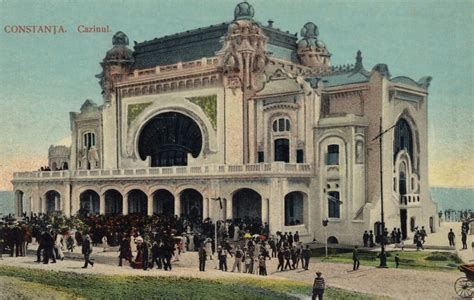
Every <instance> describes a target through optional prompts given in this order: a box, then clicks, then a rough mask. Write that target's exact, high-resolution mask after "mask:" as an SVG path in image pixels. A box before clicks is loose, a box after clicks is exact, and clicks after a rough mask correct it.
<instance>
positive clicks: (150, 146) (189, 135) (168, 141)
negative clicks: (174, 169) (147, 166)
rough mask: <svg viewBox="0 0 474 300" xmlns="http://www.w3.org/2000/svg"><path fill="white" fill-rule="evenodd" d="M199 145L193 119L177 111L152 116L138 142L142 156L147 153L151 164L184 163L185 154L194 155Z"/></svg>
mask: <svg viewBox="0 0 474 300" xmlns="http://www.w3.org/2000/svg"><path fill="white" fill-rule="evenodd" d="M201 148H202V134H201V129H200V128H199V126H198V125H197V123H196V122H195V121H194V120H193V119H191V118H190V117H188V116H186V115H184V114H181V113H177V112H167V113H162V114H159V115H157V116H156V117H154V118H153V119H151V120H150V121H149V122H148V123H147V124H146V125H145V127H144V128H143V130H142V132H141V134H140V138H139V142H138V151H139V153H140V157H141V159H142V160H145V159H146V157H147V156H150V157H151V166H152V167H162V166H186V165H187V164H188V154H191V155H192V157H194V158H196V157H198V155H199V153H200V152H201Z"/></svg>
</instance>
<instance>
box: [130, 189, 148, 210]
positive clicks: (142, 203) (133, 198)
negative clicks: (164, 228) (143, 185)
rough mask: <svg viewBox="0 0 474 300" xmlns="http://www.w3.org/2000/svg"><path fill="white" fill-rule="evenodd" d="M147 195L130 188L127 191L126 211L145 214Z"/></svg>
mask: <svg viewBox="0 0 474 300" xmlns="http://www.w3.org/2000/svg"><path fill="white" fill-rule="evenodd" d="M147 202H148V197H147V195H146V194H145V193H144V192H142V191H140V190H136V189H135V190H131V191H130V192H129V193H128V213H130V214H144V215H146V214H147V211H148V209H147Z"/></svg>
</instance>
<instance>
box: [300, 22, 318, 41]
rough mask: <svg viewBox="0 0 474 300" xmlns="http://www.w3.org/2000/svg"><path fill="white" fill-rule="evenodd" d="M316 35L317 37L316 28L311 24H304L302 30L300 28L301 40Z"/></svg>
mask: <svg viewBox="0 0 474 300" xmlns="http://www.w3.org/2000/svg"><path fill="white" fill-rule="evenodd" d="M318 35H319V30H318V26H316V25H315V24H314V23H313V22H308V23H306V24H304V26H303V28H301V37H302V38H315V37H317V36H318Z"/></svg>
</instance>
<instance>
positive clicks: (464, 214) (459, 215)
mask: <svg viewBox="0 0 474 300" xmlns="http://www.w3.org/2000/svg"><path fill="white" fill-rule="evenodd" d="M438 216H439V219H440V220H441V219H442V220H444V221H445V222H460V221H463V220H465V219H469V218H474V211H472V210H471V209H460V210H455V209H445V210H440V211H439V212H438Z"/></svg>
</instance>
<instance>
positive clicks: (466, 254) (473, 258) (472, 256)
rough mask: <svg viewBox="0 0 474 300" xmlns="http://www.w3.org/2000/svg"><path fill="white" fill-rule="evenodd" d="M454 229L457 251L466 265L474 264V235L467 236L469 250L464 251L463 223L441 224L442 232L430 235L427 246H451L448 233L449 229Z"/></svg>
mask: <svg viewBox="0 0 474 300" xmlns="http://www.w3.org/2000/svg"><path fill="white" fill-rule="evenodd" d="M451 228H452V229H453V232H454V234H455V235H456V239H455V244H456V245H455V251H456V253H457V254H458V255H459V257H460V258H461V259H462V260H463V261H464V262H465V263H473V262H474V250H473V249H472V247H471V244H472V242H474V235H468V236H467V246H468V247H467V248H468V249H467V250H463V249H462V242H461V223H460V222H447V223H441V227H440V230H439V231H438V232H437V233H433V234H429V235H428V237H427V239H426V245H438V246H449V241H448V232H449V229H451Z"/></svg>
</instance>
